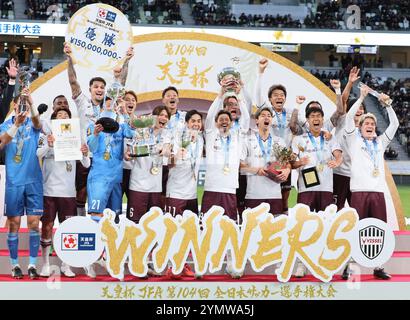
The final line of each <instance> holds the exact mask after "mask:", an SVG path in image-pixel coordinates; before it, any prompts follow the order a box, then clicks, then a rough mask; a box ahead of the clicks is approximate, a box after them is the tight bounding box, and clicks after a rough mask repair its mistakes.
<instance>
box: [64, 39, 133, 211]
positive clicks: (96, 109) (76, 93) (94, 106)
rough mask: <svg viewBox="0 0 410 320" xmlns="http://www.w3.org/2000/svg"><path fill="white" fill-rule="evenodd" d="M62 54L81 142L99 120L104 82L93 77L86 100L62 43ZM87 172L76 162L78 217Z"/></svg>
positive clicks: (129, 53)
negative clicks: (66, 64) (78, 123)
mask: <svg viewBox="0 0 410 320" xmlns="http://www.w3.org/2000/svg"><path fill="white" fill-rule="evenodd" d="M64 53H65V54H66V56H67V63H68V68H67V72H68V80H69V83H70V87H71V94H72V98H73V100H74V102H75V104H76V106H77V110H78V114H79V117H80V125H81V132H82V141H83V142H85V141H86V140H87V137H86V136H87V134H86V131H87V128H88V127H89V126H90V125H91V124H94V123H95V122H96V121H97V119H98V118H99V115H100V112H101V108H102V105H103V102H104V96H105V86H106V81H105V80H104V79H103V78H101V77H94V78H92V79H91V80H90V82H89V91H90V94H91V97H90V98H88V97H87V96H86V95H85V94H84V93H83V91H82V90H81V87H80V84H79V83H78V80H77V74H76V72H75V69H74V61H73V58H72V51H71V47H70V45H69V44H68V43H64ZM133 55H134V53H133V49H132V48H130V49H129V50H128V51H127V55H126V58H125V62H124V63H125V64H128V62H129V60H130V59H131V58H132V57H133ZM126 71H128V67H127V66H126V67H125V68H124V69H123V71H121V77H125V78H126V76H127V74H126V73H125V72H126ZM90 156H92V155H90ZM88 173H89V170H88V169H86V168H84V167H83V166H82V165H81V163H80V162H77V170H76V189H77V212H78V214H79V215H82V216H84V215H85V202H86V197H87V188H86V187H87V177H88Z"/></svg>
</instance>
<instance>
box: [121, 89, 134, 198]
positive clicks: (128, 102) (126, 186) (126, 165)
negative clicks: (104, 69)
mask: <svg viewBox="0 0 410 320" xmlns="http://www.w3.org/2000/svg"><path fill="white" fill-rule="evenodd" d="M137 102H138V98H137V95H136V93H135V92H134V91H131V90H130V91H126V92H125V95H124V103H125V110H126V114H125V115H124V120H125V122H129V120H130V119H131V118H132V117H133V116H134V114H135V109H136V108H137ZM131 143H132V139H128V138H125V139H124V150H127V148H128V145H129V144H131ZM132 166H133V164H132V163H131V161H127V160H125V159H124V162H123V170H122V194H123V195H124V194H125V195H126V196H127V199H128V197H129V190H130V177H131V169H132Z"/></svg>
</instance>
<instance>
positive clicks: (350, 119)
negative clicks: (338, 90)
mask: <svg viewBox="0 0 410 320" xmlns="http://www.w3.org/2000/svg"><path fill="white" fill-rule="evenodd" d="M368 93H369V87H367V86H363V87H361V88H360V97H359V99H357V101H356V102H355V103H354V104H353V106H352V107H351V108H350V110H349V112H348V113H347V114H346V127H345V131H346V133H347V134H352V133H353V132H354V131H355V130H356V124H355V122H354V117H355V115H356V112H357V110H359V107H360V105H361V104H362V102H363V100H364V99H365V98H366V96H367V95H368Z"/></svg>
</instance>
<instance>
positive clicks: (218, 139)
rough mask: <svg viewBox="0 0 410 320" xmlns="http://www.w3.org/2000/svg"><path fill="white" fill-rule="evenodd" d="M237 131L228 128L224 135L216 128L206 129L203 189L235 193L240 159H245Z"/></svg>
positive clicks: (242, 143)
mask: <svg viewBox="0 0 410 320" xmlns="http://www.w3.org/2000/svg"><path fill="white" fill-rule="evenodd" d="M239 131H240V130H239ZM239 131H238V130H230V133H229V135H228V136H226V137H222V136H221V134H220V133H219V130H218V129H216V128H214V129H210V130H207V131H206V137H205V138H206V176H205V185H204V190H205V191H212V192H223V193H231V194H235V193H236V189H237V188H238V178H239V165H240V161H241V160H244V159H245V152H244V139H243V135H242V134H241V133H240V132H239ZM224 168H225V171H224Z"/></svg>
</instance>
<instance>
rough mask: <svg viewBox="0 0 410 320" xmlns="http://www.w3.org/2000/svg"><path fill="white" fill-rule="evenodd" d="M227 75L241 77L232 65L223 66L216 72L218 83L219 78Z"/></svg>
mask: <svg viewBox="0 0 410 320" xmlns="http://www.w3.org/2000/svg"><path fill="white" fill-rule="evenodd" d="M227 75H232V76H234V77H235V78H236V79H238V80H239V79H241V74H240V73H239V71H238V70H237V69H235V68H234V67H225V68H223V69H222V71H221V72H219V73H218V78H217V80H218V83H220V82H221V80H222V79H223V78H224V77H225V76H227Z"/></svg>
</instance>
